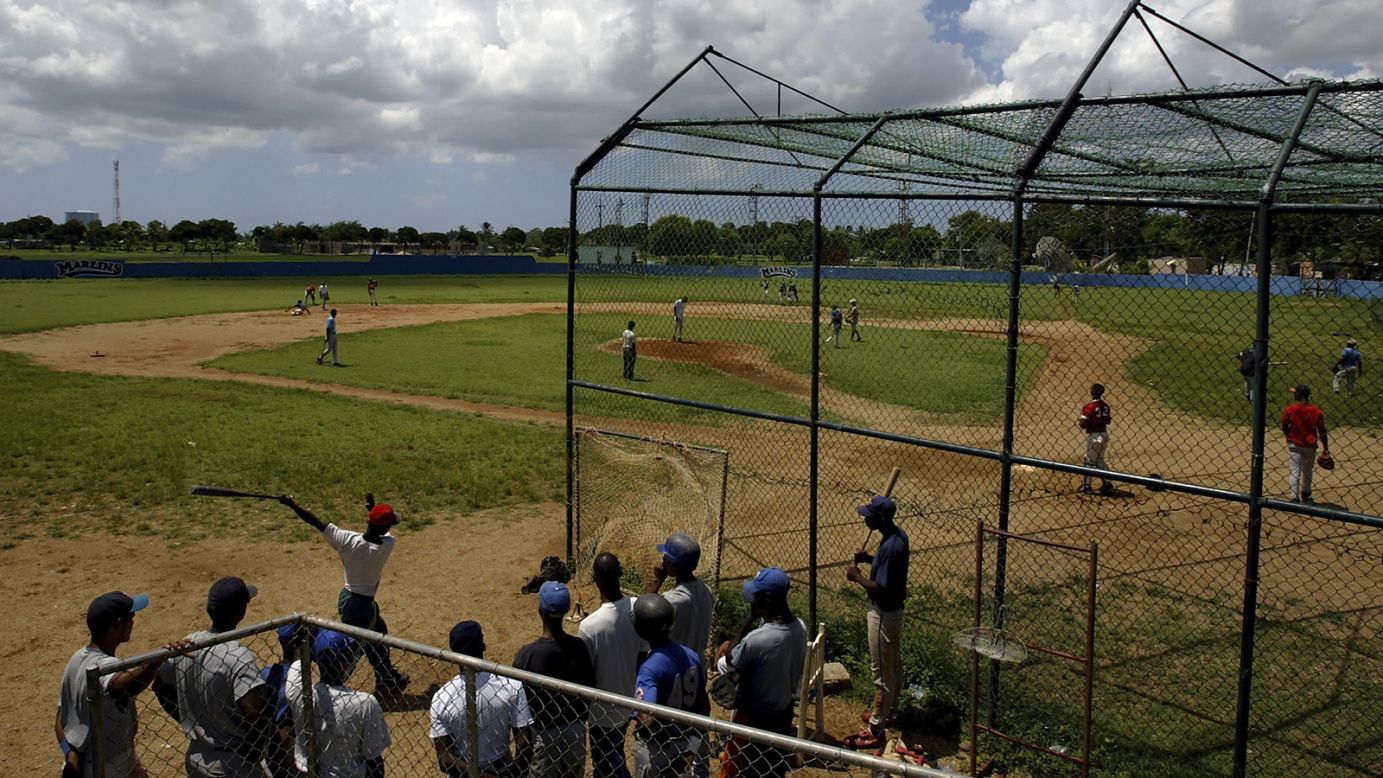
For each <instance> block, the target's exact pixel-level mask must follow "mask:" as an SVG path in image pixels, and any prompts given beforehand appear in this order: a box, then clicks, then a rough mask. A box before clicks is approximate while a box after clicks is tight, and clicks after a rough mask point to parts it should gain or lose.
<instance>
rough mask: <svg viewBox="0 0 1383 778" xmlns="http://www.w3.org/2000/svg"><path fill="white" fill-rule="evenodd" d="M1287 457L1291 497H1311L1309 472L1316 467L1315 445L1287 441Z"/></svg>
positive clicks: (1295, 498)
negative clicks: (1290, 473)
mask: <svg viewBox="0 0 1383 778" xmlns="http://www.w3.org/2000/svg"><path fill="white" fill-rule="evenodd" d="M1287 457H1288V458H1289V459H1290V460H1291V464H1292V480H1291V486H1292V499H1293V500H1309V499H1311V472H1312V471H1313V470H1314V469H1315V467H1316V447H1315V446H1294V445H1292V444H1291V443H1288V444H1287Z"/></svg>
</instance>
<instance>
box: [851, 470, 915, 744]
mask: <svg viewBox="0 0 1383 778" xmlns="http://www.w3.org/2000/svg"><path fill="white" fill-rule="evenodd" d="M855 512H856V513H858V514H859V515H860V516H863V517H864V523H865V526H867V527H869V529H870V530H871V531H872V530H878V532H879V534H880V535H882V536H883V540H882V541H881V542H880V543H879V552H878V553H877V554H870V553H868V552H866V551H858V552H856V553H855V564H854V565H851V566H850V567H848V568H846V570H845V578H846V580H848V581H850V582H851V583H854V584H858V585H859V586H860V588H862V589H864V591H865V594H867V595H868V596H869V612H868V614H866V617H865V623H866V624H867V626H868V631H869V664H870V669H871V670H872V671H873V675H874V707H873V708H872V709H870V710H869V711H867V712H866V713H865V714H864V716H862V717H861V718H863V719H864V720H865V724H866V726H865V727H864V728H863V729H861V730H860V731H859V732H858V733H856V734H855V735H853V736H851V737H849V738H846V741H845V742H846V745H849V746H851V747H853V748H879V747H881V746H882V745H883V744H884V740H885V738H884V730H885V728H886V727H891V726H894V725H895V723H896V721H895V715H896V714H897V706H898V692H899V691H900V690H901V689H902V686H903V655H902V653H901V652H900V651H899V640H900V639H901V638H902V634H903V603H904V602H905V601H906V600H907V596H908V559H909V557H910V556H911V552H910V551H909V549H908V536H907V534H906V533H904V532H903V530H902V529H900V528H899V527H898V525H897V524H895V523H894V521H893V518H894V516H895V515H896V514H897V512H898V506H897V505H896V504H895V503H894V502H893V500H890V499H889V498H887V497H885V496H883V495H875V496H874V498H873V499H872V500H870V501H869V502H868V503H866V504H864V505H861V506H859V507H857V508H855ZM861 564H868V565H869V575H868V576H865V574H864V573H862V572H860V569H859V567H857V566H856V565H861Z"/></svg>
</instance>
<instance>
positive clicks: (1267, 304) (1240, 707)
mask: <svg viewBox="0 0 1383 778" xmlns="http://www.w3.org/2000/svg"><path fill="white" fill-rule="evenodd" d="M1319 95H1320V87H1319V86H1316V87H1314V88H1312V89H1310V90H1309V91H1307V93H1306V98H1305V99H1304V100H1303V101H1302V107H1301V111H1300V112H1298V114H1297V121H1296V125H1295V126H1294V127H1293V128H1292V134H1291V135H1290V136H1288V137H1287V138H1286V139H1285V140H1283V142H1282V147H1281V149H1280V150H1279V152H1278V156H1277V162H1276V163H1274V165H1273V168H1272V170H1271V172H1270V173H1269V174H1268V178H1267V180H1266V181H1265V182H1264V183H1263V190H1262V194H1261V195H1260V197H1259V205H1258V311H1257V314H1258V315H1257V321H1256V328H1255V329H1256V333H1255V337H1254V353H1255V354H1257V355H1258V357H1259V360H1260V361H1259V363H1258V364H1260V365H1262V366H1264V369H1262V370H1259V371H1258V374H1257V375H1256V376H1255V379H1256V380H1255V384H1256V386H1257V389H1258V397H1257V399H1256V400H1255V401H1254V403H1253V453H1252V460H1251V463H1250V470H1249V473H1250V476H1249V524H1248V538H1247V541H1246V545H1247V548H1246V549H1245V559H1244V614H1243V623H1242V625H1241V627H1240V633H1239V693H1238V699H1237V701H1236V709H1235V715H1234V769H1233V775H1234V778H1244V776H1245V775H1247V774H1248V749H1249V718H1250V712H1251V706H1252V704H1253V656H1254V638H1255V629H1256V626H1257V621H1258V573H1259V554H1260V551H1261V546H1262V540H1263V537H1262V536H1263V449H1264V445H1265V439H1266V434H1265V431H1264V425H1265V424H1266V423H1267V420H1268V418H1267V417H1268V371H1267V369H1266V367H1267V364H1268V359H1267V357H1268V345H1269V343H1268V334H1269V323H1270V317H1271V312H1272V311H1271V304H1272V297H1271V294H1270V287H1271V283H1272V272H1273V266H1272V239H1273V232H1272V202H1273V197H1274V195H1275V194H1276V193H1277V183H1278V181H1279V180H1281V178H1282V171H1283V169H1285V168H1286V167H1287V162H1288V160H1290V159H1291V156H1292V151H1293V149H1295V148H1296V143H1297V139H1298V138H1299V137H1301V132H1302V130H1303V129H1304V128H1305V127H1306V120H1307V119H1308V118H1309V117H1310V116H1311V110H1312V108H1314V107H1315V105H1316V98H1317V97H1318V96H1319Z"/></svg>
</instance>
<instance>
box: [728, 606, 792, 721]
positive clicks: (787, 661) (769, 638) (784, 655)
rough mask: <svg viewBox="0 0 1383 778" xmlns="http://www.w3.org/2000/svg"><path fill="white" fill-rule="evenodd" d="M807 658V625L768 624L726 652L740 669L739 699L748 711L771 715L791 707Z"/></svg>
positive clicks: (746, 636)
mask: <svg viewBox="0 0 1383 778" xmlns="http://www.w3.org/2000/svg"><path fill="white" fill-rule="evenodd" d="M806 661H807V626H806V625H805V624H803V623H802V620H801V619H793V620H792V622H791V623H789V624H775V623H768V624H764V625H763V626H761V627H759V628H757V629H755V630H754V631H752V632H750V633H749V634H748V635H745V636H744V640H741V641H740V642H739V645H737V646H735V648H734V650H733V651H731V652H730V664H731V665H733V666H734V668H735V669H736V670H739V672H740V699H741V700H742V701H743V705H744V708H743V709H744V710H745V711H746V712H748V713H751V714H763V715H771V714H775V713H782V712H783V711H786V710H788V709H790V708H791V707H792V701H793V698H795V697H796V696H797V692H798V690H799V688H800V686H801V684H802V665H803V664H804V663H805V662H806Z"/></svg>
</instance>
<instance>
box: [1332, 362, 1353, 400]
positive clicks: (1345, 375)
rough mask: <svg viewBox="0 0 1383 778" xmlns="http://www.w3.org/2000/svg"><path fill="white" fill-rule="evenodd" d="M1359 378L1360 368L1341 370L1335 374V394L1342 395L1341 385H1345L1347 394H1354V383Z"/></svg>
mask: <svg viewBox="0 0 1383 778" xmlns="http://www.w3.org/2000/svg"><path fill="white" fill-rule="evenodd" d="M1358 377H1359V366H1358V365H1355V366H1354V367H1346V368H1341V369H1340V370H1339V372H1337V373H1335V382H1334V384H1335V394H1339V393H1340V384H1341V383H1344V385H1345V393H1347V394H1354V381H1355V379H1357V378H1358Z"/></svg>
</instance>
